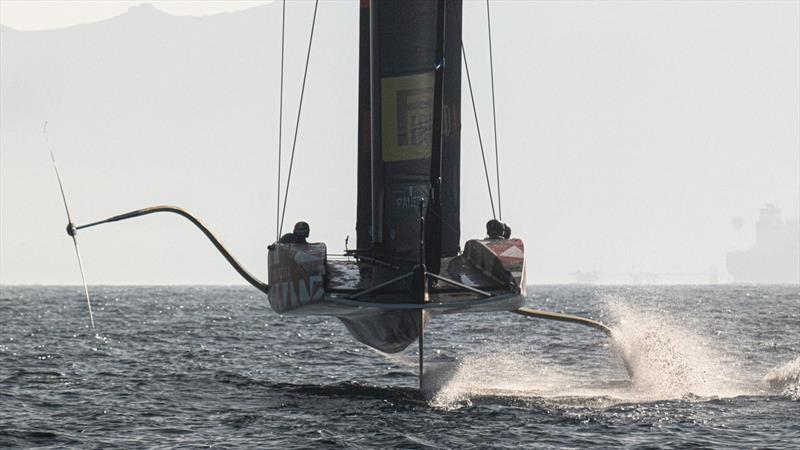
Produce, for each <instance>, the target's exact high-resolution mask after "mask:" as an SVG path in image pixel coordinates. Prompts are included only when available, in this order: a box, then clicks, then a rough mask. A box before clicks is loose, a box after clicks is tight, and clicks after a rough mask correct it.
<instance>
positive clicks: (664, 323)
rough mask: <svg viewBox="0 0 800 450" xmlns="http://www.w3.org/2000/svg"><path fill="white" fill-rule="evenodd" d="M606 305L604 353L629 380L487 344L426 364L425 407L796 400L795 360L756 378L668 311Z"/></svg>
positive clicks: (799, 393)
mask: <svg viewBox="0 0 800 450" xmlns="http://www.w3.org/2000/svg"><path fill="white" fill-rule="evenodd" d="M606 304H607V309H608V311H609V312H610V313H611V314H612V316H613V318H614V322H615V325H614V326H612V329H613V333H612V341H613V342H612V348H613V349H614V351H615V352H616V353H617V359H618V360H617V361H615V360H614V356H613V355H611V354H610V355H609V359H608V362H609V364H611V365H614V364H616V365H617V366H619V364H618V363H619V362H620V361H619V359H620V358H621V360H623V361H624V362H625V364H627V365H628V367H629V368H630V369H631V370H632V372H633V374H634V377H633V379H628V377H627V376H626V375H624V370H623V371H621V373H618V378H616V379H612V380H610V381H608V380H607V381H603V380H599V379H597V378H594V379H593V378H592V376H591V375H590V374H587V373H586V372H585V371H581V370H578V369H576V367H575V365H574V364H567V363H564V362H555V363H554V362H553V361H552V360H549V361H545V360H543V359H541V358H539V357H537V356H531V354H530V353H523V352H518V351H514V350H508V349H507V348H505V347H503V346H488V347H485V348H482V349H481V350H480V351H479V352H478V353H476V354H473V355H469V356H466V357H464V358H463V359H461V360H460V361H458V363H456V364H451V365H450V366H449V367H447V366H445V367H438V368H436V367H432V368H431V371H430V372H429V373H427V374H426V377H425V380H424V381H425V385H426V389H425V390H426V391H428V396H429V397H430V398H431V399H432V400H431V404H432V405H433V406H436V407H443V408H457V407H460V406H464V405H469V404H470V402H471V401H472V400H473V399H476V398H481V397H504V398H517V399H528V400H537V399H540V400H541V399H544V400H550V401H557V402H561V403H568V404H576V403H577V404H583V405H586V404H587V403H588V404H591V405H593V406H603V405H606V406H610V405H614V404H619V403H641V402H655V401H660V400H676V399H688V400H701V401H702V400H706V399H716V398H730V397H737V396H748V395H754V396H763V395H778V396H784V397H787V398H790V399H792V400H798V398H800V381H799V380H800V357H797V358H795V359H794V360H793V361H790V362H788V363H786V364H785V365H783V366H781V367H777V368H774V369H771V370H769V372H768V373H767V374H766V375H765V376H763V377H762V378H761V379H758V378H755V379H754V378H753V377H752V375H750V376H749V377H748V374H747V373H745V371H744V370H743V369H742V368H741V364H740V363H739V362H737V361H736V359H735V358H733V357H732V356H731V355H728V354H724V353H722V351H720V350H718V347H719V346H718V345H717V344H716V343H715V342H714V341H713V340H712V339H709V338H707V337H706V336H704V335H703V334H702V333H698V332H696V331H695V330H692V329H691V328H690V327H689V326H687V325H685V324H683V323H679V322H678V321H677V320H674V319H673V318H672V317H670V316H669V315H668V314H664V313H663V312H659V313H651V312H646V311H642V310H640V309H638V308H636V307H633V306H631V305H629V304H627V303H626V302H624V301H622V300H620V299H608V300H607V302H606ZM573 356H578V357H580V355H573ZM617 372H620V371H619V369H618V370H617Z"/></svg>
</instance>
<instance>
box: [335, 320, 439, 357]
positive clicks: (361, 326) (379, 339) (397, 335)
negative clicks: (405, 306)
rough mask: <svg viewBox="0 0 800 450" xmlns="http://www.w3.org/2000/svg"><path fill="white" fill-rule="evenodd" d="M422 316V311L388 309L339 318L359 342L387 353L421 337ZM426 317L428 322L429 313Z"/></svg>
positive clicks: (403, 348) (398, 349)
mask: <svg viewBox="0 0 800 450" xmlns="http://www.w3.org/2000/svg"><path fill="white" fill-rule="evenodd" d="M420 316H421V314H420V311H387V312H383V313H380V314H377V315H370V316H362V317H339V320H341V321H342V323H344V325H345V327H347V331H349V332H350V334H351V335H352V336H353V337H354V338H355V339H356V340H357V341H358V342H361V343H362V344H365V345H368V346H370V347H372V348H374V349H377V350H380V351H382V352H385V353H397V352H400V351H403V350H405V348H406V347H408V346H409V344H411V343H412V342H414V341H415V340H417V338H418V337H419V329H420V327H419V321H420ZM425 319H426V320H425V322H427V319H428V315H427V314H425Z"/></svg>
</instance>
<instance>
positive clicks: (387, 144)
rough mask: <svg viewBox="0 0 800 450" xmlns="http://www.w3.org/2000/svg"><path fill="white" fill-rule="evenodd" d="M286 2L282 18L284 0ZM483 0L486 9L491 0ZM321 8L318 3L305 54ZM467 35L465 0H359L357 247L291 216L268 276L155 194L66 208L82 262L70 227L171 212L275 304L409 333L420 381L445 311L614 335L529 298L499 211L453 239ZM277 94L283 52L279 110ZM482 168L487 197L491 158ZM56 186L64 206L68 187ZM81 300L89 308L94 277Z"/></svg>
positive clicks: (519, 247)
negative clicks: (143, 204) (147, 203)
mask: <svg viewBox="0 0 800 450" xmlns="http://www.w3.org/2000/svg"><path fill="white" fill-rule="evenodd" d="M283 8H284V9H283V11H284V18H285V2H284V6H283ZM486 9H487V19H488V18H489V16H488V14H489V3H488V1H487V4H486ZM316 12H317V9H316V5H315V10H314V21H312V28H311V38H310V40H309V55H310V49H311V42H312V39H313V23H314V22H315V21H316ZM487 23H488V25H489V42H490V51H491V21H487ZM461 34H462V0H361V1H360V29H359V50H360V54H359V84H358V112H359V115H358V199H357V217H356V238H357V239H356V248H353V249H349V248H348V249H346V251H345V253H344V255H343V256H340V257H333V256H332V255H331V256H330V257H329V255H328V254H327V247H326V245H325V244H324V243H310V242H307V238H308V232H309V227H308V224H305V223H304V222H299V223H298V224H297V225H296V226H295V228H294V231H293V232H292V233H287V234H286V235H284V236H280V232H278V236H276V238H278V239H277V240H276V242H274V243H273V244H271V245H269V247H268V260H267V261H268V262H267V265H268V277H269V283H264V282H263V281H260V280H259V279H257V278H256V277H255V276H253V275H252V274H250V272H248V271H247V270H246V269H245V268H244V267H243V266H242V265H241V264H240V263H239V262H238V261H237V260H236V259H235V258H234V257H233V256H232V255H231V254H230V253H229V252H228V250H227V249H226V248H225V247H224V246H223V245H222V243H221V242H220V241H219V240H218V239H217V238H216V237H215V236H214V234H213V233H212V232H211V231H210V230H209V229H208V228H207V227H206V226H205V225H204V224H203V223H202V222H201V221H200V220H199V219H197V218H196V217H194V216H193V215H191V214H190V213H189V212H187V211H185V210H183V209H181V208H178V207H175V206H155V207H150V208H145V209H140V210H136V211H131V212H128V213H125V214H120V215H117V216H113V217H111V218H108V219H105V220H101V221H98V222H93V223H89V224H85V225H79V226H76V225H75V224H73V222H72V218H71V217H70V214H69V210H67V219H68V222H69V223H68V225H67V233H68V234H69V235H70V236H71V237H72V238H73V242H74V244H75V250H76V254H77V256H78V261H79V263H80V253H79V252H78V245H77V240H76V233H77V231H78V230H81V229H85V228H89V227H93V226H96V225H100V224H104V223H109V222H116V221H120V220H126V219H131V218H134V217H139V216H143V215H147V214H152V213H157V212H170V213H175V214H179V215H181V216H183V217H185V218H186V219H188V220H189V221H191V222H192V223H193V224H194V225H195V226H197V227H198V228H199V229H200V230H201V231H202V232H203V233H204V234H205V235H206V237H208V239H209V240H210V241H211V242H212V243H213V244H214V246H215V247H216V248H217V250H219V252H220V253H221V254H222V255H223V256H224V257H225V259H226V260H227V261H228V262H229V263H230V264H231V266H233V268H234V269H235V270H236V271H237V272H238V273H239V274H240V275H241V276H242V277H243V278H244V279H245V280H247V282H248V283H250V284H251V285H253V286H254V287H255V288H256V289H258V290H260V291H262V292H263V293H265V294H267V295H268V299H269V304H270V306H271V307H272V309H273V310H274V311H275V312H277V313H280V314H288V315H325V316H334V317H337V318H339V319H340V320H341V321H342V322H343V323H344V325H345V326H346V327H347V330H348V331H349V332H350V334H351V335H352V336H353V337H354V338H355V339H356V340H358V341H359V342H361V343H363V344H366V345H368V346H370V347H373V348H375V349H378V350H380V351H382V352H387V353H396V352H400V351H402V350H404V349H405V348H406V347H408V346H409V345H410V344H411V343H412V342H414V341H417V342H418V345H419V375H420V382H421V381H422V374H423V369H424V367H423V364H424V354H425V353H424V342H425V340H424V330H425V326H426V324H427V323H428V321H429V320H430V319H431V318H432V317H433V316H436V315H439V314H455V313H485V312H493V311H509V312H513V313H516V314H521V315H524V316H530V317H537V318H542V319H549V320H558V321H563V322H573V323H578V324H582V325H587V326H590V327H593V328H596V329H599V330H601V331H603V332H605V333H607V334H610V333H611V331H610V329H609V328H608V327H606V326H605V325H603V324H602V323H599V322H596V321H593V320H590V319H586V318H582V317H577V316H573V315H568V314H560V313H553V312H546V311H539V310H535V309H531V308H526V307H524V306H523V304H524V302H525V286H526V263H525V246H524V244H523V241H522V239H519V238H515V237H511V229H510V228H509V227H508V225H506V224H504V223H503V222H501V221H500V220H497V219H496V218H493V219H492V220H490V221H489V222H488V224H487V236H486V237H485V238H483V239H469V240H467V241H466V243H465V244H464V248H463V251H462V249H461V247H460V243H461V236H460V184H461V180H460V159H461V117H460V113H461V83H462V79H461V68H462V56H463V57H464V60H463V62H464V66H465V68H466V74H467V79H468V81H469V85H470V93H471V94H472V88H471V80H469V68H468V66H467V65H466V54H465V53H464V49H463V45H462V41H461ZM282 45H283V37H282ZM490 55H491V53H490ZM307 68H308V59H307V61H306V70H307ZM492 77H493V76H492ZM303 84H304V85H305V76H304V80H303ZM492 95H494V87H492ZM282 99H283V58H282V63H281V111H282V103H283V101H282ZM300 102H301V103H300V104H301V106H302V94H301V100H300ZM493 109H494V108H493ZM473 112H475V105H474V97H473ZM281 117H282V112H281ZM475 117H476V120H475V122H476V125H477V124H478V123H477V113H476V116H475ZM298 121H299V112H298ZM295 132H296V131H295ZM478 132H479V134H478V136H479V138H480V129H478ZM495 145H496V143H495ZM279 148H280V144H279ZM293 152H294V149H293ZM481 152H482V154H483V144H482V143H481ZM51 156H52V151H51ZM53 164H54V167H55V158H53ZM279 167H280V162H279ZM484 170H485V173H486V181H487V187H488V188H489V197H490V199H492V193H491V184H490V181H489V174H488V170H486V164H485V156H484ZM289 173H290V174H291V166H290V172H289ZM56 175H57V176H58V169H57V168H56ZM498 175H499V171H498ZM290 176H291V175H290ZM58 180H59V186H61V178H60V176H59V177H58ZM279 186H280V175H279ZM498 191H499V179H498ZM278 192H279V193H278V209H279V210H280V190H279V191H278ZM61 193H62V197H63V199H64V205H65V207H66V197H65V196H64V191H63V188H62V189H61ZM287 193H288V181H287ZM498 194H499V193H498ZM498 209H500V204H499V195H498ZM284 211H285V198H284ZM492 213H493V214H494V204H493V203H492ZM282 216H283V214H281V218H280V221H279V224H278V229H280V227H281V226H282V224H283V217H282ZM500 217H501V218H502V216H500ZM81 275H82V276H83V268H82V267H81ZM84 287H86V283H85V278H84ZM86 300H87V305H88V308H89V314H90V318H91V302H90V301H89V293H88V289H86ZM91 320H92V327H94V320H93V319H91Z"/></svg>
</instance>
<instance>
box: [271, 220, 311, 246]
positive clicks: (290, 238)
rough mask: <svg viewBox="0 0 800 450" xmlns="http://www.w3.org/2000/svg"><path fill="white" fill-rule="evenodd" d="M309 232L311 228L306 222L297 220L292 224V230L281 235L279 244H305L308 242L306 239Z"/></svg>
mask: <svg viewBox="0 0 800 450" xmlns="http://www.w3.org/2000/svg"><path fill="white" fill-rule="evenodd" d="M310 232H311V228H310V227H309V226H308V223H306V222H297V223H296V224H294V230H293V231H292V232H291V233H286V234H284V235H283V236H281V238H280V240H279V241H278V242H280V243H281V244H307V243H308V242H307V241H306V240H307V239H308V235H309V234H310Z"/></svg>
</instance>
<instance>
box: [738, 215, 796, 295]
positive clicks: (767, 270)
mask: <svg viewBox="0 0 800 450" xmlns="http://www.w3.org/2000/svg"><path fill="white" fill-rule="evenodd" d="M727 264H728V273H730V275H731V276H732V277H733V279H734V281H736V282H738V283H800V222H798V219H797V218H795V219H790V220H783V219H782V218H781V210H780V209H779V208H778V207H776V206H775V205H772V204H768V205H766V206H764V207H763V208H761V212H760V215H759V218H758V222H756V244H755V245H754V246H753V247H752V248H750V250H745V251H736V252H730V253H728V255H727Z"/></svg>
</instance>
